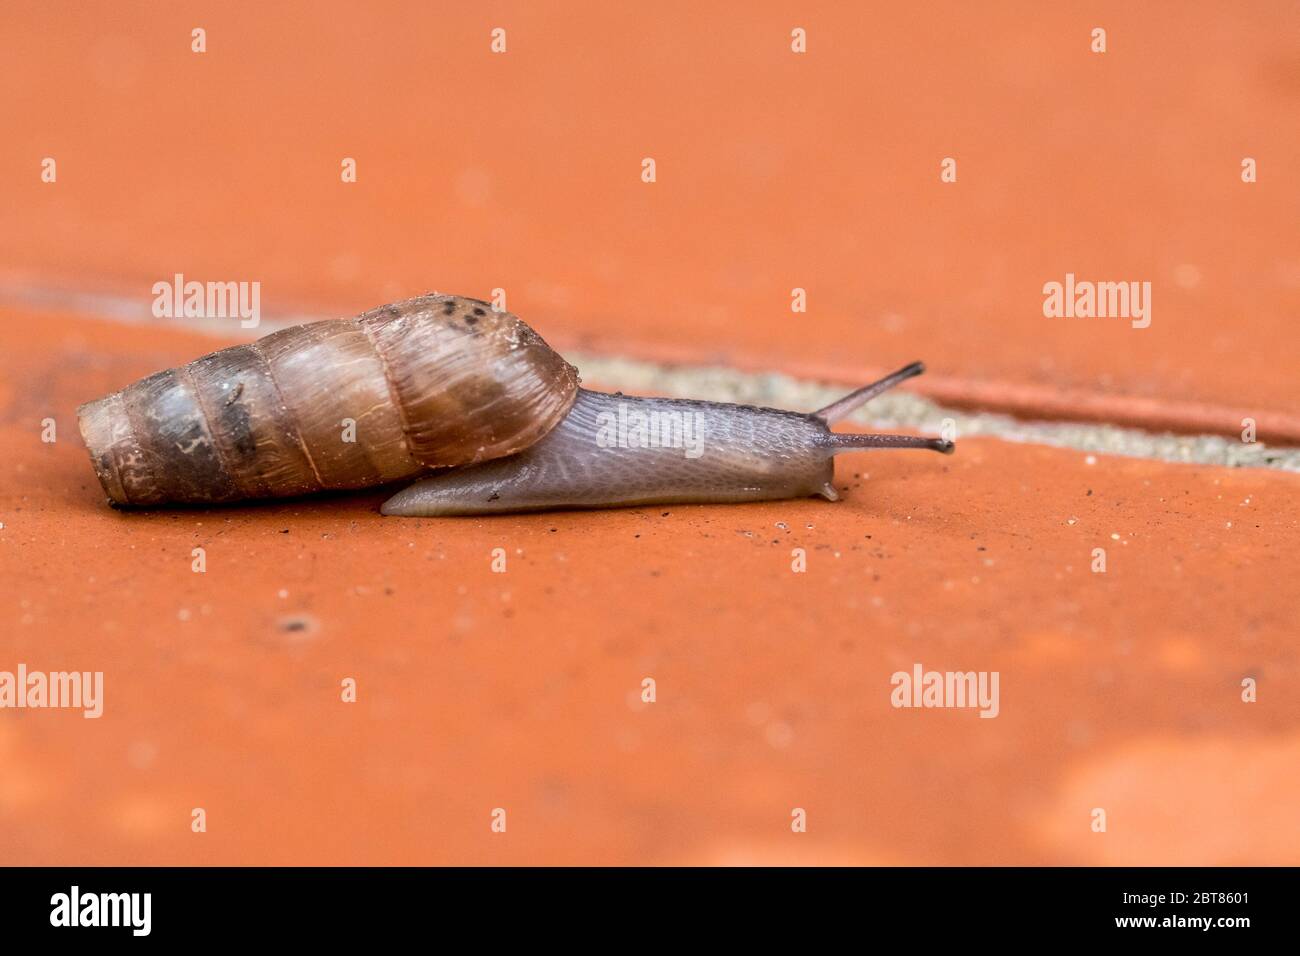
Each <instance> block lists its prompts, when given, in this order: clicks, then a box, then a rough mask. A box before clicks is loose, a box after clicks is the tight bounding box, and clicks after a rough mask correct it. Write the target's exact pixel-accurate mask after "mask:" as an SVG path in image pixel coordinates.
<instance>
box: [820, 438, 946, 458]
mask: <svg viewBox="0 0 1300 956" xmlns="http://www.w3.org/2000/svg"><path fill="white" fill-rule="evenodd" d="M829 444H830V446H831V448H832V449H833V451H832V454H834V453H836V452H841V451H852V450H854V449H855V448H928V449H929V450H930V451H937V452H939V453H940V454H942V455H951V454H952V453H953V451H954V450H955V449H956V447H957V446H956V445H955V444H954V443H953V442H950V441H948V440H947V439H946V438H924V437H922V436H920V435H853V434H848V435H838V434H836V435H831V437H830V442H829Z"/></svg>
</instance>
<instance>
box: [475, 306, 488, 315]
mask: <svg viewBox="0 0 1300 956" xmlns="http://www.w3.org/2000/svg"><path fill="white" fill-rule="evenodd" d="M474 314H475V315H480V316H482V315H487V313H486V312H484V311H483V310H482V309H480V308H478V307H477V306H475V308H474Z"/></svg>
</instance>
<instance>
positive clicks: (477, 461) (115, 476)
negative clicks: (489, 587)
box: [78, 296, 953, 516]
mask: <svg viewBox="0 0 1300 956" xmlns="http://www.w3.org/2000/svg"><path fill="white" fill-rule="evenodd" d="M921 371H923V367H922V366H921V364H920V363H919V362H918V363H914V364H913V365H909V366H907V367H906V368H903V369H900V370H899V371H898V372H895V373H894V374H893V375H890V376H888V377H886V378H884V379H881V380H880V381H879V382H875V383H873V384H871V385H868V386H866V387H864V388H861V389H858V390H857V391H855V392H853V393H851V394H849V395H847V396H845V397H844V398H843V399H840V400H839V401H837V402H835V403H833V404H832V405H830V406H827V407H826V408H823V409H821V410H819V411H817V412H814V413H811V414H803V413H799V412H791V411H783V410H781V409H772V408H758V407H755V406H749V405H733V404H726V403H719V402H702V401H692V400H683V399H666V398H633V397H629V396H624V395H621V394H609V393H604V392H597V391H591V390H588V389H583V388H580V387H579V384H578V375H577V372H576V370H575V369H574V368H573V367H572V366H570V365H569V364H568V363H567V362H565V361H564V360H563V359H562V358H561V357H560V356H559V355H557V354H556V353H555V352H554V351H552V350H551V349H550V348H549V347H548V346H547V345H546V343H545V342H543V341H542V339H541V337H540V336H538V335H537V333H535V332H533V330H532V329H530V328H529V327H528V326H527V325H525V324H524V323H523V322H522V321H520V320H519V319H518V318H517V317H515V316H514V315H512V314H510V313H508V312H497V311H495V310H493V309H492V308H491V307H490V306H488V305H487V304H486V303H483V302H479V301H477V300H474V299H465V298H461V297H458V296H422V297H419V298H416V299H410V300H408V301H406V302H400V303H395V304H393V305H388V306H383V307H381V308H378V309H374V310H372V311H370V312H367V313H364V314H363V315H361V316H358V317H357V318H355V319H336V320H331V321H327V322H314V323H310V324H307V325H302V326H295V327H293V328H289V329H285V330H283V331H280V332H275V333H272V334H271V335H268V336H266V337H264V338H262V339H259V340H257V341H256V342H253V343H250V344H248V345H241V346H235V347H232V348H228V349H222V350H220V351H218V352H213V353H211V354H210V355H206V356H203V357H201V358H199V359H196V360H195V361H193V362H191V363H189V364H188V365H185V366H182V367H180V368H177V369H169V370H167V371H163V372H158V373H156V374H154V375H151V376H148V377H147V378H144V379H141V380H140V381H139V382H136V383H135V384H133V385H130V386H128V387H127V388H125V389H123V390H122V391H120V392H115V393H114V394H112V395H109V396H107V397H106V398H103V399H100V400H98V401H96V402H91V403H88V404H86V405H83V406H82V407H81V408H80V409H78V416H79V419H80V424H81V431H82V435H83V438H84V439H85V442H86V446H87V448H88V449H89V451H90V455H91V461H92V463H93V464H94V466H95V471H96V474H97V475H98V476H99V479H100V482H101V484H102V485H103V486H104V489H105V491H107V493H108V496H109V501H110V503H112V504H114V505H119V506H157V505H163V504H212V503H221V502H229V501H236V500H240V499H246V498H273V497H283V496H289V495H301V494H308V493H311V492H315V491H321V490H324V489H344V488H361V487H368V486H372V485H379V484H385V483H388V482H392V481H397V480H400V479H403V478H409V477H413V476H418V475H421V474H424V473H426V472H432V473H431V474H429V475H428V476H427V477H424V478H423V479H422V480H420V481H417V482H416V483H415V484H413V485H411V486H410V487H408V488H406V489H405V490H403V491H401V492H399V493H398V494H396V495H395V496H393V497H392V498H390V499H389V500H388V501H387V502H385V504H384V505H383V508H382V511H383V513H384V514H389V515H405V516H435V515H468V514H492V513H499V512H515V511H536V510H544V509H552V508H604V507H619V506H624V505H641V504H676V503H685V502H739V501H759V500H767V499H777V498H795V497H805V496H809V495H821V496H822V497H824V498H827V499H828V500H831V501H834V500H836V499H837V497H838V496H837V495H836V493H835V490H834V487H833V485H832V484H831V477H832V473H833V469H834V462H833V458H834V455H836V454H837V453H839V452H843V451H848V450H852V449H862V448H886V447H893V448H929V449H932V450H936V451H941V452H945V453H947V452H951V451H952V448H953V446H952V443H951V442H948V441H942V440H939V439H930V438H921V437H915V436H908V435H861V434H837V433H835V432H832V431H831V430H830V425H831V424H832V423H833V422H835V421H837V420H839V419H840V418H842V417H844V416H845V415H847V414H848V413H849V412H851V411H852V410H853V409H855V408H857V407H858V406H859V405H861V404H863V403H864V402H866V401H868V400H869V399H871V398H873V397H874V396H876V395H878V394H880V393H881V392H883V391H885V390H886V389H888V388H890V387H892V386H893V385H895V384H897V383H898V382H901V381H903V380H905V379H907V378H910V377H912V376H913V375H917V374H920V373H921ZM349 422H350V423H351V425H352V436H353V437H352V438H351V440H349V438H348V430H347V429H348V426H347V423H349Z"/></svg>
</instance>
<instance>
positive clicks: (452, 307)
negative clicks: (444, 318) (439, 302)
mask: <svg viewBox="0 0 1300 956" xmlns="http://www.w3.org/2000/svg"><path fill="white" fill-rule="evenodd" d="M455 311H456V302H455V300H454V299H448V300H447V304H446V305H445V306H443V307H442V314H443V315H451V314H452V313H454V312H455Z"/></svg>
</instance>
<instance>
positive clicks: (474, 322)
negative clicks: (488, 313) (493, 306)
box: [465, 309, 483, 326]
mask: <svg viewBox="0 0 1300 956" xmlns="http://www.w3.org/2000/svg"><path fill="white" fill-rule="evenodd" d="M474 311H475V312H482V311H483V310H482V309H475V310H474ZM465 321H466V322H468V323H469V324H470V325H471V326H474V325H478V316H477V315H467V316H465Z"/></svg>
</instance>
